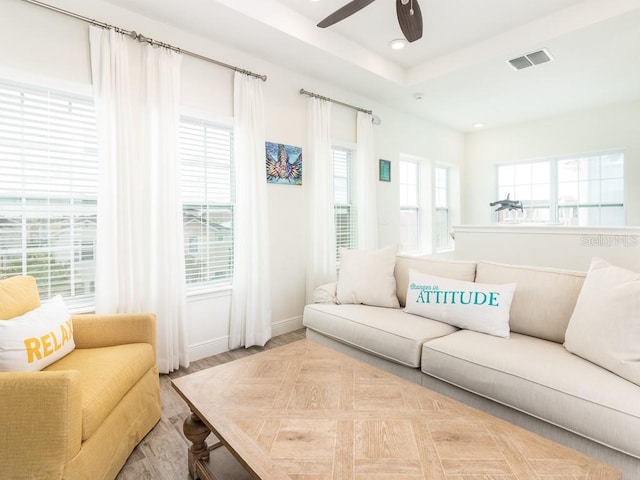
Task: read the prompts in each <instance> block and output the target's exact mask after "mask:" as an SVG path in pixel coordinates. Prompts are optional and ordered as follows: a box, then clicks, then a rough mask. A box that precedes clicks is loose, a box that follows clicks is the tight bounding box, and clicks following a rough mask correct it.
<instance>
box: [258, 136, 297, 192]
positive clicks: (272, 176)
mask: <svg viewBox="0 0 640 480" xmlns="http://www.w3.org/2000/svg"><path fill="white" fill-rule="evenodd" d="M265 147H266V148H265V150H266V166H267V182H268V183H278V184H281V185H302V147H294V146H292V145H284V144H282V143H272V142H266V144H265Z"/></svg>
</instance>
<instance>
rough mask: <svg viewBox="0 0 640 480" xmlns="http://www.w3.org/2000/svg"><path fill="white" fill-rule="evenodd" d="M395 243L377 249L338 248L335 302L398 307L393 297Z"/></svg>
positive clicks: (394, 293) (395, 298)
mask: <svg viewBox="0 0 640 480" xmlns="http://www.w3.org/2000/svg"><path fill="white" fill-rule="evenodd" d="M396 250H397V247H396V246H391V247H385V248H381V249H379V250H347V249H346V248H341V249H340V273H339V275H338V285H337V287H336V300H337V303H362V304H364V305H373V306H377V307H392V308H399V307H400V304H399V303H398V297H397V296H396V277H394V275H393V270H394V269H395V266H396Z"/></svg>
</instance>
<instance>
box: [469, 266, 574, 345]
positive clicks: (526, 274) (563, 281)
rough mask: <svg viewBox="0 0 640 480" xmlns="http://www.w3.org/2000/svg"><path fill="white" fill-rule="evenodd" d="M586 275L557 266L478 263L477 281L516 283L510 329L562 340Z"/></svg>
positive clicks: (533, 335) (547, 338) (559, 341)
mask: <svg viewBox="0 0 640 480" xmlns="http://www.w3.org/2000/svg"><path fill="white" fill-rule="evenodd" d="M585 275H586V273H585V272H576V271H572V270H561V269H556V268H544V267H529V266H520V265H506V264H500V263H491V262H478V266H477V271H476V282H481V283H516V284H517V286H516V291H515V293H514V294H513V301H512V302H511V315H510V319H509V328H510V330H511V331H512V332H516V333H521V334H523V335H529V336H532V337H538V338H542V339H545V340H550V341H552V342H556V343H563V342H564V334H565V331H566V330H567V325H568V324H569V319H570V318H571V314H572V313H573V308H574V307H575V305H576V301H577V300H578V294H579V293H580V289H581V288H582V284H583V283H584V279H585Z"/></svg>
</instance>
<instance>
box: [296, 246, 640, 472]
mask: <svg viewBox="0 0 640 480" xmlns="http://www.w3.org/2000/svg"><path fill="white" fill-rule="evenodd" d="M410 268H411V269H413V270H417V271H420V272H425V273H428V274H431V275H435V276H440V277H446V278H453V279H458V280H466V281H476V282H479V283H486V284H504V283H512V282H515V283H516V284H517V287H516V290H515V294H514V296H513V301H512V303H511V310H510V318H509V327H510V330H511V333H510V336H509V338H500V337H495V336H491V335H487V334H483V333H477V332H475V331H470V330H460V329H458V328H456V327H453V326H451V325H448V324H445V323H441V322H438V321H435V320H430V319H428V318H423V317H419V316H416V315H412V314H408V313H405V312H403V311H402V308H400V309H396V308H382V307H375V306H367V305H354V304H340V305H339V304H336V303H334V302H331V301H326V300H328V298H327V292H332V291H333V290H335V285H329V286H323V287H322V288H320V289H319V290H318V296H317V299H318V300H324V302H322V303H314V304H310V305H307V306H306V307H305V310H304V317H303V323H304V325H305V326H306V327H307V337H308V338H310V339H312V340H314V341H317V342H319V343H322V344H325V345H329V346H331V347H333V348H335V349H337V350H340V351H343V352H346V353H349V354H351V355H353V356H355V357H357V358H360V359H362V360H365V361H367V362H369V363H371V364H374V365H376V366H378V367H381V368H383V369H386V370H388V371H391V372H394V373H396V374H398V375H400V376H403V377H405V378H408V379H410V380H412V381H414V382H416V383H420V384H422V385H424V386H426V387H428V388H431V389H433V390H436V391H439V392H441V393H444V394H446V395H448V396H450V397H453V398H456V399H458V400H460V401H463V402H465V403H467V404H470V405H472V406H475V407H477V408H480V409H482V410H485V411H487V412H489V413H491V414H494V415H496V416H499V417H502V418H505V419H507V420H509V421H511V422H513V423H516V424H519V425H521V426H523V427H525V428H527V429H530V430H532V431H535V432H537V433H539V434H541V435H544V436H547V437H549V438H551V439H553V440H555V441H558V442H560V443H563V444H565V445H568V446H570V447H573V448H575V449H577V450H580V451H582V452H584V453H586V454H588V455H590V456H593V457H595V458H598V459H600V460H603V461H605V462H608V463H610V464H613V465H615V466H617V467H618V468H620V469H621V470H622V471H623V472H624V478H625V479H629V480H635V479H639V478H640V386H638V385H636V384H635V383H632V382H630V381H627V380H625V379H623V378H621V377H619V376H617V375H615V374H613V373H611V372H609V371H608V370H605V369H604V368H601V367H599V366H597V365H595V364H593V363H591V362H589V361H587V360H584V359H582V358H580V357H578V356H576V355H574V354H572V353H569V352H568V351H567V350H566V349H565V348H564V347H563V342H564V334H565V330H566V329H567V325H568V323H569V320H570V318H571V314H572V312H573V308H574V306H575V303H576V300H577V297H578V294H579V292H580V290H581V287H582V284H583V282H584V279H585V273H583V272H573V271H566V270H558V269H551V268H536V267H527V266H515V265H504V264H496V263H489V262H456V261H445V260H438V259H435V258H429V257H422V258H416V257H413V258H412V257H401V256H399V257H397V259H396V266H395V275H394V276H395V279H396V285H397V290H396V292H397V296H398V300H399V303H400V305H401V307H403V306H404V303H405V298H406V295H405V292H406V290H407V285H408V275H409V273H408V271H409V269H410Z"/></svg>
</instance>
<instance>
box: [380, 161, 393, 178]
mask: <svg viewBox="0 0 640 480" xmlns="http://www.w3.org/2000/svg"><path fill="white" fill-rule="evenodd" d="M379 178H380V181H381V182H390V181H391V162H390V161H389V160H382V159H380V177H379Z"/></svg>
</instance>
